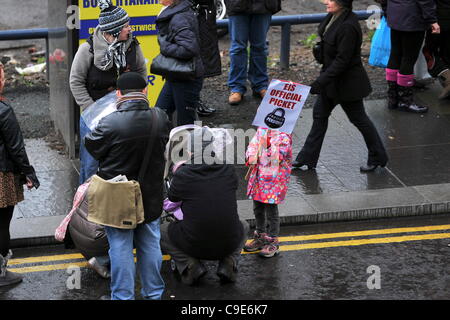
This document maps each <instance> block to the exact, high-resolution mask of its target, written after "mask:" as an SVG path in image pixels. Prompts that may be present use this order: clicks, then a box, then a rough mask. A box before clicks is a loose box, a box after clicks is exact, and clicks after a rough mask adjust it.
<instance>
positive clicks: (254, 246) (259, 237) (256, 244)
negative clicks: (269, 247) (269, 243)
mask: <svg viewBox="0 0 450 320" xmlns="http://www.w3.org/2000/svg"><path fill="white" fill-rule="evenodd" d="M266 237H267V233H258V232H257V231H255V232H254V233H253V240H252V241H251V242H250V243H248V244H247V243H246V244H245V246H244V251H246V252H254V251H258V250H261V249H262V248H263V247H264V245H265V244H266V242H265V240H264V239H265V238H266Z"/></svg>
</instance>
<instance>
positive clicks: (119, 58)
mask: <svg viewBox="0 0 450 320" xmlns="http://www.w3.org/2000/svg"><path fill="white" fill-rule="evenodd" d="M131 41H133V37H132V36H131V35H130V37H129V38H128V40H126V41H118V40H117V38H116V39H115V40H114V42H113V43H111V44H109V43H108V41H106V39H105V37H104V36H103V33H102V31H101V30H100V29H99V28H98V27H97V28H96V29H95V32H94V65H95V66H96V67H97V68H99V69H100V70H102V71H107V70H109V69H111V68H112V67H113V66H115V67H116V68H117V70H119V69H120V68H125V67H126V66H127V59H126V52H127V50H128V48H129V47H130V44H131Z"/></svg>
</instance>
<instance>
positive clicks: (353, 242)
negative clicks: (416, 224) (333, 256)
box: [243, 233, 450, 254]
mask: <svg viewBox="0 0 450 320" xmlns="http://www.w3.org/2000/svg"><path fill="white" fill-rule="evenodd" d="M448 238H450V233H430V234H424V235H413V236H399V237H390V238H372V239H359V240H347V241H328V242H313V243H302V244H293V245H286V246H280V251H296V250H307V249H320V248H332V247H348V246H361V245H366V244H386V243H398V242H406V241H419V240H436V239H448ZM243 253H244V254H249V253H256V252H243Z"/></svg>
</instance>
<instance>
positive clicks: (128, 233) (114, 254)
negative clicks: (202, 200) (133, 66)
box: [85, 72, 170, 300]
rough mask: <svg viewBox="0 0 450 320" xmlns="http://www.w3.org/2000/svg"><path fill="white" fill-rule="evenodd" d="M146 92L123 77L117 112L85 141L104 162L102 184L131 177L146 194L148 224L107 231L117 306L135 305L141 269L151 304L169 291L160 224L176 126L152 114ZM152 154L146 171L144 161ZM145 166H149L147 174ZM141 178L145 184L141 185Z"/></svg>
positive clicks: (131, 75) (133, 77)
mask: <svg viewBox="0 0 450 320" xmlns="http://www.w3.org/2000/svg"><path fill="white" fill-rule="evenodd" d="M146 87H147V82H146V81H145V79H144V78H143V77H142V76H141V75H140V74H138V73H136V72H127V73H124V74H122V75H121V76H120V77H119V79H118V80H117V88H118V91H117V94H118V97H119V99H118V101H117V110H116V111H115V112H113V113H111V114H110V115H107V116H106V117H104V118H103V119H101V120H100V122H99V124H98V125H97V127H96V128H95V129H94V130H93V131H92V132H91V133H89V134H88V135H87V136H86V138H85V145H86V148H87V150H88V151H89V153H91V154H92V156H93V157H94V158H95V159H96V160H98V161H99V169H98V172H97V175H98V176H100V178H102V179H104V180H109V179H112V178H114V177H116V176H118V175H125V176H126V177H127V178H128V180H135V181H138V182H139V185H140V189H141V193H142V200H143V205H144V222H143V223H141V224H138V226H137V227H136V228H135V229H119V228H115V227H110V226H105V229H106V235H107V237H108V242H109V248H110V249H109V257H110V260H111V298H112V299H113V300H128V299H134V292H135V290H134V288H135V274H136V267H137V271H138V273H139V276H140V279H141V286H142V296H143V297H144V298H145V299H160V298H161V295H162V293H163V291H164V281H163V279H162V277H161V274H160V269H161V264H162V254H161V248H160V230H159V220H160V219H159V218H160V216H161V212H162V202H163V176H164V164H165V160H164V151H165V145H166V143H167V141H168V139H169V127H170V122H169V120H168V118H167V116H166V114H165V113H164V112H163V111H162V110H160V109H158V108H149V103H148V100H147V94H146V92H147V89H146ZM155 117H156V120H155V122H153V121H154V119H155ZM154 126H156V127H154ZM153 128H155V129H154V130H155V134H153ZM151 143H152V145H150V144H151ZM150 148H152V149H151V153H150V154H149V157H148V163H147V166H146V167H145V166H144V162H145V161H144V155H145V154H146V151H147V150H148V149H150ZM146 160H147V159H146ZM141 166H144V167H143V169H142V173H140V169H141ZM139 176H142V177H143V178H141V179H139ZM133 242H134V244H135V245H136V251H137V260H138V261H137V266H136V265H135V263H134V256H133Z"/></svg>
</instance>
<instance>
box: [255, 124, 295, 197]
mask: <svg viewBox="0 0 450 320" xmlns="http://www.w3.org/2000/svg"><path fill="white" fill-rule="evenodd" d="M246 159H247V166H251V165H254V166H253V168H252V169H251V173H250V178H249V180H248V186H247V196H248V197H249V199H253V200H255V201H259V202H263V203H271V204H278V203H280V202H282V201H283V200H284V198H285V196H286V192H287V188H288V184H289V178H290V176H291V161H292V137H291V135H290V134H287V133H284V132H280V131H276V130H270V129H263V128H258V130H257V132H256V134H255V136H254V137H253V139H252V140H251V141H250V144H249V146H248V148H247V152H246Z"/></svg>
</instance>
